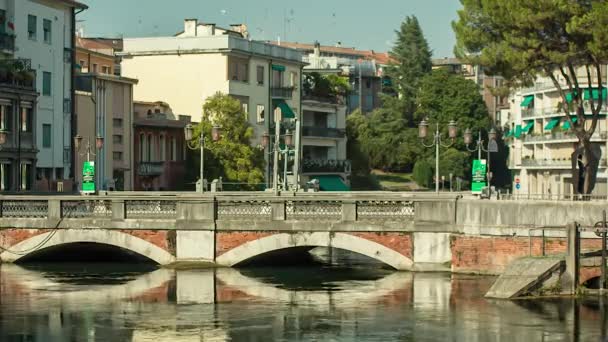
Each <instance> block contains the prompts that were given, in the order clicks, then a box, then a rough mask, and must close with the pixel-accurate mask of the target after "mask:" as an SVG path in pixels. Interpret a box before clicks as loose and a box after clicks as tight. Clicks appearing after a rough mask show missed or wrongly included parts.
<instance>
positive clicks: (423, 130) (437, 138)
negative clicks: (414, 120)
mask: <svg viewBox="0 0 608 342" xmlns="http://www.w3.org/2000/svg"><path fill="white" fill-rule="evenodd" d="M428 130H429V124H428V121H427V119H424V120H422V122H420V124H419V125H418V138H420V143H421V144H422V145H423V146H424V147H428V148H430V147H435V192H436V193H439V147H440V146H441V147H444V148H449V147H450V146H452V145H454V141H455V139H456V135H457V134H458V127H457V126H456V122H455V121H454V120H451V121H450V122H449V123H448V137H449V139H450V142H449V143H448V144H443V143H442V142H441V140H442V137H441V133H440V132H439V123H435V134H434V136H433V142H432V143H431V144H428V145H427V144H425V143H424V139H426V137H427V136H428Z"/></svg>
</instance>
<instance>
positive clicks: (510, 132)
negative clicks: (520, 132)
mask: <svg viewBox="0 0 608 342" xmlns="http://www.w3.org/2000/svg"><path fill="white" fill-rule="evenodd" d="M512 133H513V130H512V129H508V130H506V131H505V133H504V134H503V135H502V137H503V138H508V137H510V136H511V135H513V134H512Z"/></svg>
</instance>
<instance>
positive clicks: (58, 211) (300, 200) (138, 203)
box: [0, 192, 457, 229]
mask: <svg viewBox="0 0 608 342" xmlns="http://www.w3.org/2000/svg"><path fill="white" fill-rule="evenodd" d="M456 199H457V196H456V195H454V194H449V195H448V194H446V195H435V194H413V193H388V192H377V193H369V195H364V194H357V193H343V194H341V193H340V194H319V193H313V194H306V193H301V194H297V195H294V194H290V195H289V196H272V195H269V194H267V193H264V192H259V193H241V194H238V195H237V194H236V193H233V194H227V195H221V196H214V195H212V194H210V195H203V196H197V195H195V194H193V193H191V194H188V195H168V196H156V195H151V196H126V195H125V196H120V195H118V196H104V195H101V196H47V197H42V196H0V209H1V211H0V228H1V227H24V228H25V227H29V226H32V227H33V226H36V225H41V227H42V226H45V223H43V222H47V223H48V224H46V227H53V226H55V224H57V225H58V226H59V227H64V228H69V227H82V226H83V225H84V226H86V227H91V228H96V227H97V228H117V229H121V228H136V229H144V228H149V229H161V227H162V229H171V228H172V227H173V228H174V229H175V228H179V227H180V226H182V227H191V228H192V227H196V224H197V222H207V223H209V222H218V223H221V222H239V221H240V222H247V224H244V225H243V227H247V226H248V225H249V224H253V223H255V222H260V221H262V222H264V221H265V222H268V221H291V222H295V223H297V222H301V221H310V222H326V223H327V222H335V223H339V222H356V221H362V222H368V223H369V222H372V223H373V222H377V223H380V224H382V223H383V222H395V223H407V222H410V223H412V222H413V221H414V217H415V216H416V215H417V209H418V208H421V207H420V205H421V204H422V203H429V204H430V205H431V206H432V205H433V203H435V204H439V205H445V203H446V202H447V203H455V201H456ZM421 210H422V212H421V213H423V214H424V213H425V212H426V213H428V215H431V216H432V217H435V216H436V215H437V214H436V211H435V210H434V209H428V208H422V209H421ZM433 215H434V216H433ZM448 216H449V215H448ZM32 220H33V221H32ZM40 220H43V221H40ZM72 220H73V222H71V221H72ZM70 222H71V223H70ZM85 222H86V223H85ZM157 226H158V227H157ZM206 226H208V225H206ZM39 228H40V227H39ZM197 229H201V228H197Z"/></svg>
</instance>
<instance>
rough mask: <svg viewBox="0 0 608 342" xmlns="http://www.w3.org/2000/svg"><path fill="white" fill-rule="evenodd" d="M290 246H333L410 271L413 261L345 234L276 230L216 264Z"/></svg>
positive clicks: (244, 245) (227, 262) (219, 257)
mask: <svg viewBox="0 0 608 342" xmlns="http://www.w3.org/2000/svg"><path fill="white" fill-rule="evenodd" d="M293 247H333V248H339V249H344V250H347V251H351V252H355V253H359V254H362V255H365V256H368V257H370V258H373V259H376V260H378V261H380V262H382V263H384V264H387V265H389V266H391V267H393V268H395V269H397V270H411V269H412V265H413V261H412V260H411V259H410V258H408V257H406V256H404V255H403V254H401V253H399V252H396V251H394V250H392V249H390V248H388V247H385V246H383V245H381V244H379V243H377V242H374V241H370V240H367V239H364V238H361V237H358V236H355V235H351V234H346V233H320V232H316V233H295V234H287V233H279V234H274V235H271V236H266V237H263V238H259V239H257V240H253V241H249V242H246V243H244V244H242V245H240V246H238V247H235V248H233V249H231V250H229V251H227V252H226V253H224V254H222V255H220V256H218V257H217V258H216V263H217V264H218V265H222V266H228V267H232V266H235V265H238V264H240V263H242V262H244V261H246V260H249V259H251V258H253V257H256V256H259V255H262V254H265V253H268V252H272V251H276V250H280V249H287V248H293Z"/></svg>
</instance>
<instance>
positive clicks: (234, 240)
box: [215, 232, 274, 257]
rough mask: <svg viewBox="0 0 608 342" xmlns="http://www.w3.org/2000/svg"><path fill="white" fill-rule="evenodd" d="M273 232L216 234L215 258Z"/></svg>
mask: <svg viewBox="0 0 608 342" xmlns="http://www.w3.org/2000/svg"><path fill="white" fill-rule="evenodd" d="M273 234H274V232H217V233H216V234H215V255H216V257H218V256H220V255H222V254H224V253H226V252H228V251H229V250H231V249H233V248H236V247H238V246H240V245H242V244H245V243H247V242H249V241H254V240H257V239H261V238H264V237H267V236H270V235H273Z"/></svg>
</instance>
